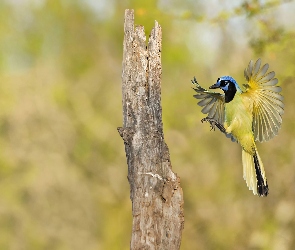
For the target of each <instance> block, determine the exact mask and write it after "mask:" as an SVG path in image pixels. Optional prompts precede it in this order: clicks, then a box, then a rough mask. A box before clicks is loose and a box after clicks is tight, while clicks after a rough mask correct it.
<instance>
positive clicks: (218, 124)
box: [201, 117, 226, 134]
mask: <svg viewBox="0 0 295 250" xmlns="http://www.w3.org/2000/svg"><path fill="white" fill-rule="evenodd" d="M201 122H202V123H203V122H209V123H210V126H211V130H214V131H215V127H217V128H218V129H219V130H220V131H221V132H222V133H224V134H226V130H225V128H224V126H223V125H222V124H220V123H219V122H218V121H216V120H214V119H212V118H210V117H205V118H203V119H202V120H201Z"/></svg>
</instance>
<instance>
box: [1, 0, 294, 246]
mask: <svg viewBox="0 0 295 250" xmlns="http://www.w3.org/2000/svg"><path fill="white" fill-rule="evenodd" d="M126 8H133V9H134V10H135V22H136V23H137V24H141V25H144V26H145V29H146V33H147V35H148V34H149V33H150V31H151V29H152V27H153V25H154V20H157V21H158V22H159V23H160V25H161V26H162V29H163V49H162V67H163V75H162V106H163V123H164V134H165V140H166V142H167V144H168V147H169V149H170V154H171V160H172V165H173V170H174V172H176V173H177V174H178V175H179V176H180V178H181V186H182V187H183V191H184V201H185V203H184V209H185V227H184V231H183V240H182V246H181V249H182V250H185V249H197V250H198V249H201V250H202V249H275V250H285V249H295V171H294V166H295V165H294V164H295V156H294V148H295V139H294V134H295V130H294V128H295V127H294V126H295V122H294V116H295V108H294V95H295V88H294V87H295V85H294V81H295V17H294V12H295V3H294V2H293V1H283V0H281V1H277V0H273V1H267V0H265V1H264V0H260V1H259V0H248V1H244V0H243V1H230V0H220V1H217V0H208V1H207V0H206V1H205V0H196V1H194V0H186V1H181V0H171V1H168V0H149V1H147V0H146V1H139V0H130V1H129V0H97V1H95V0H84V1H83V0H1V1H0V249H12V250H24V249H29V250H39V249H40V250H41V249H42V250H44V249H50V250H55V249H57V250H67V249H71V250H76V249H77V250H81V249H87V250H94V249H96V250H97V249H107V250H109V249H110V250H113V249H114V250H117V249H118V250H119V249H120V250H121V249H129V241H130V235H131V219H132V217H131V202H130V199H129V184H128V181H127V165H126V159H125V152H124V145H123V141H122V139H121V138H120V136H119V134H118V132H117V130H116V128H117V127H119V126H121V125H122V106H121V71H122V67H121V66H122V44H123V22H124V10H125V9H126ZM259 57H260V58H262V61H263V62H264V63H266V62H268V63H269V64H270V69H271V70H274V71H275V72H276V75H277V77H278V79H279V82H280V85H281V86H282V87H283V94H284V96H285V106H286V108H285V114H284V117H283V118H284V121H283V126H282V129H281V130H280V133H279V136H277V137H275V138H274V139H273V140H271V141H269V142H267V143H263V144H258V149H259V152H260V156H261V158H262V160H263V162H264V165H265V168H266V174H267V178H268V183H269V187H270V194H269V196H268V197H267V198H260V197H257V196H254V195H253V194H252V192H251V191H249V190H248V188H247V187H246V183H245V181H244V180H243V177H242V163H241V149H240V146H239V145H238V144H236V143H232V142H231V141H230V140H228V139H226V138H225V136H224V135H222V134H221V133H219V132H217V131H216V132H213V131H210V127H209V125H208V124H202V123H201V122H200V120H201V118H203V117H204V115H203V114H202V113H201V112H200V110H201V109H200V107H198V106H197V100H195V99H194V98H193V97H192V95H193V94H194V92H193V90H192V88H191V87H192V85H191V82H190V80H191V79H192V78H193V76H196V77H197V79H198V81H199V83H200V84H201V85H203V86H204V87H208V86H209V85H212V84H213V83H215V81H216V79H217V78H218V77H219V76H221V75H228V74H229V75H231V76H233V77H234V78H236V80H237V81H238V82H239V83H244V79H243V70H244V68H245V67H246V66H247V64H248V62H249V60H250V59H255V60H256V59H257V58H259Z"/></svg>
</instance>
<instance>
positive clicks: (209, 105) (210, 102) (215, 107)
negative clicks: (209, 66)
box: [192, 78, 224, 124]
mask: <svg viewBox="0 0 295 250" xmlns="http://www.w3.org/2000/svg"><path fill="white" fill-rule="evenodd" d="M192 83H193V84H194V88H193V89H194V90H195V91H196V92H197V94H196V95H194V97H195V98H196V99H201V101H199V102H198V105H199V106H201V107H203V109H202V113H204V114H208V117H209V118H212V119H214V120H216V121H217V122H219V123H220V124H223V123H224V95H223V94H220V93H215V92H211V91H208V90H206V89H204V88H202V87H201V86H200V85H199V83H198V82H197V80H196V78H194V80H193V81H192Z"/></svg>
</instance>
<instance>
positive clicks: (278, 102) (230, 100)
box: [192, 59, 284, 196]
mask: <svg viewBox="0 0 295 250" xmlns="http://www.w3.org/2000/svg"><path fill="white" fill-rule="evenodd" d="M268 68H269V65H268V64H265V65H263V66H262V67H261V60H260V59H258V60H257V61H256V62H255V63H253V61H252V60H251V61H250V63H249V65H248V67H247V68H246V69H245V71H244V76H245V78H246V83H245V84H243V85H242V86H241V87H240V86H239V85H238V84H237V82H236V81H235V80H234V79H233V78H232V77H231V76H222V77H220V78H218V79H217V82H216V83H215V84H214V85H212V86H211V87H209V89H217V88H220V89H221V90H223V92H224V94H221V93H217V92H212V91H208V90H206V89H204V88H202V87H201V86H200V85H199V84H198V82H197V80H196V78H194V79H193V80H192V83H193V84H194V90H195V91H196V92H197V94H196V95H194V97H195V98H197V99H201V100H200V101H199V102H198V105H199V106H201V107H203V109H202V112H203V113H204V114H208V115H207V117H206V118H203V119H202V120H201V121H202V122H204V121H207V122H209V123H210V124H211V127H212V128H215V127H217V128H218V129H219V130H220V131H221V132H223V133H224V134H225V135H226V136H227V137H229V138H231V139H232V141H237V142H238V143H239V144H240V145H241V147H242V162H243V177H244V179H245V180H246V183H247V186H248V188H249V189H250V190H252V191H253V193H254V194H255V195H259V196H267V195H268V191H269V189H268V184H267V180H266V176H265V171H264V167H263V163H262V161H261V158H260V156H259V154H258V151H257V147H256V144H255V141H259V142H264V141H268V140H269V139H271V138H273V137H274V136H275V135H277V134H278V130H279V129H280V127H281V124H282V114H283V112H284V104H283V96H282V95H281V94H280V92H281V87H279V86H277V84H278V79H277V78H274V76H275V72H273V71H271V72H269V73H267V71H268Z"/></svg>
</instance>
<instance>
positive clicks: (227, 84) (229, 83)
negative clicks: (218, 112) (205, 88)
mask: <svg viewBox="0 0 295 250" xmlns="http://www.w3.org/2000/svg"><path fill="white" fill-rule="evenodd" d="M217 88H220V89H222V90H223V92H224V94H225V102H230V101H231V100H232V99H233V98H234V96H235V94H236V92H237V91H238V92H241V91H242V90H241V89H240V87H239V85H238V84H237V82H236V80H235V79H234V78H232V77H231V76H222V77H220V78H218V79H217V82H216V83H215V84H213V85H212V86H210V87H209V89H217Z"/></svg>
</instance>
